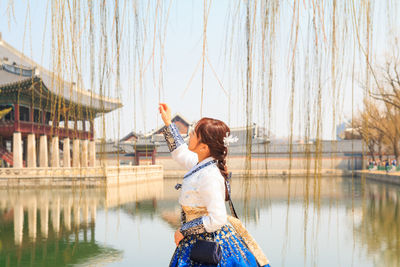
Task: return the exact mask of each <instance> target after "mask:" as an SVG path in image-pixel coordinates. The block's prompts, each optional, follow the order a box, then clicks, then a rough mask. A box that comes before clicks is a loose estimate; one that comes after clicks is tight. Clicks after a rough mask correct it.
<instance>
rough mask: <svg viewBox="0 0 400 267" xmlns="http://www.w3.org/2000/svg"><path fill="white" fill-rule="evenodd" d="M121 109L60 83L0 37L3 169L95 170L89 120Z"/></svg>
mask: <svg viewBox="0 0 400 267" xmlns="http://www.w3.org/2000/svg"><path fill="white" fill-rule="evenodd" d="M121 106H122V104H121V102H120V101H119V100H117V99H110V98H107V97H104V96H100V95H98V94H95V93H93V92H90V91H86V90H83V89H81V88H78V87H77V86H76V84H75V83H72V82H67V81H65V80H62V79H60V78H59V77H58V76H57V74H55V73H52V72H50V71H48V70H46V69H44V68H43V67H41V66H39V65H38V64H36V63H35V62H34V61H33V60H31V59H29V58H28V57H26V56H25V55H23V54H22V53H21V52H19V51H17V50H16V49H15V48H13V47H12V46H11V45H9V44H7V43H6V42H5V41H4V40H2V38H1V33H0V158H1V160H2V165H3V166H5V165H8V166H14V167H15V168H22V167H25V166H26V167H37V166H39V167H49V166H50V167H60V166H61V165H62V166H64V167H71V166H73V167H88V166H94V165H95V161H96V151H95V142H94V140H93V138H94V119H95V118H96V117H97V116H98V115H100V114H101V113H107V112H110V111H113V110H115V109H117V108H119V107H121ZM48 144H49V145H48ZM71 145H72V149H71ZM60 151H62V153H61V154H62V156H63V158H62V162H61V163H60ZM71 152H72V154H71Z"/></svg>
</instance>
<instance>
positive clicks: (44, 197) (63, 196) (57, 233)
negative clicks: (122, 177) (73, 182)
mask: <svg viewBox="0 0 400 267" xmlns="http://www.w3.org/2000/svg"><path fill="white" fill-rule="evenodd" d="M162 196H163V181H157V182H148V183H140V184H132V185H124V186H120V187H109V188H84V187H81V188H74V189H0V266H3V265H6V266H14V263H15V264H21V263H24V262H25V263H27V262H29V264H30V265H33V266H34V265H40V264H38V262H39V261H40V260H43V258H42V259H40V257H39V258H38V257H35V255H42V257H47V258H53V259H54V260H55V261H56V262H58V261H59V262H58V263H57V264H56V265H57V266H58V265H65V264H70V263H74V262H76V261H78V260H87V259H89V258H91V259H92V260H91V262H92V263H93V258H96V257H97V258H101V259H102V260H104V257H106V258H108V260H110V261H113V260H117V259H118V258H120V257H122V252H121V251H118V250H115V249H113V248H107V247H102V246H101V245H100V244H97V243H96V240H95V223H96V214H97V209H105V210H107V209H110V208H114V207H119V206H121V205H124V204H127V203H139V202H141V201H146V200H152V201H153V202H154V204H155V205H156V203H157V199H160V198H162ZM10 216H11V217H10ZM38 227H40V233H38ZM88 240H90V241H88ZM78 246H80V249H79V251H80V252H78V250H76V249H77V247H78ZM32 250H33V251H32ZM60 250H63V251H60ZM39 252H40V254H39ZM51 253H53V254H55V255H50V254H51ZM35 258H36V259H37V261H35V260H33V262H32V259H35ZM22 265H24V264H22Z"/></svg>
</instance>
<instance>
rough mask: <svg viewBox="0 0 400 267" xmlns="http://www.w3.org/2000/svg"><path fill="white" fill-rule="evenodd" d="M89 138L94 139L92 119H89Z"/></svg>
mask: <svg viewBox="0 0 400 267" xmlns="http://www.w3.org/2000/svg"><path fill="white" fill-rule="evenodd" d="M90 140H94V120H90Z"/></svg>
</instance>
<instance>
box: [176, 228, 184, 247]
mask: <svg viewBox="0 0 400 267" xmlns="http://www.w3.org/2000/svg"><path fill="white" fill-rule="evenodd" d="M174 237H175V244H176V246H178V245H179V242H181V240H182V239H183V238H184V236H183V235H182V233H181V231H179V229H178V230H176V231H175V235H174Z"/></svg>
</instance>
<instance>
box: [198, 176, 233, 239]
mask: <svg viewBox="0 0 400 267" xmlns="http://www.w3.org/2000/svg"><path fill="white" fill-rule="evenodd" d="M217 171H218V175H208V176H205V177H202V179H201V182H200V185H199V194H200V196H201V198H202V200H203V203H204V204H205V206H206V208H207V212H208V215H207V216H203V224H204V227H205V229H206V230H207V232H214V231H216V230H218V229H219V228H221V227H222V226H223V225H224V224H226V221H227V214H226V208H225V185H224V178H223V177H222V176H221V174H220V173H219V170H217Z"/></svg>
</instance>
